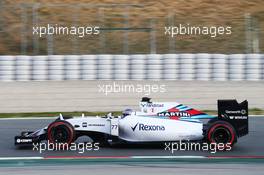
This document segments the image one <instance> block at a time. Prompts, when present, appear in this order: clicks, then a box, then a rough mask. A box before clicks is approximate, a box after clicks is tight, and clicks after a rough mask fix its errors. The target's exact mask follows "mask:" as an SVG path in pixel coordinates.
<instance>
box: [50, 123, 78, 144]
mask: <svg viewBox="0 0 264 175" xmlns="http://www.w3.org/2000/svg"><path fill="white" fill-rule="evenodd" d="M75 136H76V133H75V130H74V128H73V126H72V125H71V124H70V123H68V122H67V121H63V120H57V121H54V122H53V123H51V124H50V125H49V126H48V128H47V139H48V141H49V142H50V143H64V144H68V145H69V144H71V143H72V142H74V141H75Z"/></svg>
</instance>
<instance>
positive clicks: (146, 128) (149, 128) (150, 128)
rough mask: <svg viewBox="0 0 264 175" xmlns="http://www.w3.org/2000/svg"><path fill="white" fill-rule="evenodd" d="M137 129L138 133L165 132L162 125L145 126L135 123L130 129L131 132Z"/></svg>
mask: <svg viewBox="0 0 264 175" xmlns="http://www.w3.org/2000/svg"><path fill="white" fill-rule="evenodd" d="M137 128H138V130H139V131H165V126H163V125H145V124H143V123H137V124H136V125H135V126H133V127H131V129H132V130H133V131H135V130H136V129H137Z"/></svg>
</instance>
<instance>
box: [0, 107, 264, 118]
mask: <svg viewBox="0 0 264 175" xmlns="http://www.w3.org/2000/svg"><path fill="white" fill-rule="evenodd" d="M110 112H111V113H112V115H114V116H119V115H121V111H110ZM203 112H205V113H207V114H210V115H217V111H215V110H203ZM60 113H61V114H62V115H63V116H65V117H66V116H81V115H82V114H85V116H104V115H106V114H108V113H109V112H88V111H81V112H77V111H76V112H28V113H0V118H17V117H21V118H25V117H40V118H41V117H56V116H59V115H60ZM249 115H264V110H263V109H259V108H252V109H249Z"/></svg>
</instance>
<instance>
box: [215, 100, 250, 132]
mask: <svg viewBox="0 0 264 175" xmlns="http://www.w3.org/2000/svg"><path fill="white" fill-rule="evenodd" d="M217 106H218V119H220V120H225V121H227V122H229V123H230V124H232V126H233V127H234V128H235V130H236V132H237V136H238V137H241V136H244V135H246V134H248V101H247V100H245V101H243V102H241V103H238V102H237V100H218V104H217Z"/></svg>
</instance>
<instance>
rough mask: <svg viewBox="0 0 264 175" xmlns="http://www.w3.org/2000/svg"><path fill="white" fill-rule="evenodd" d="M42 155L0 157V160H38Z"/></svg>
mask: <svg viewBox="0 0 264 175" xmlns="http://www.w3.org/2000/svg"><path fill="white" fill-rule="evenodd" d="M40 159H44V157H0V160H40Z"/></svg>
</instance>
